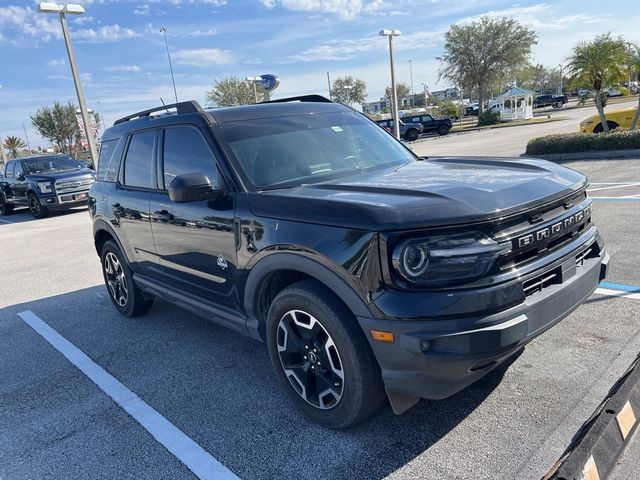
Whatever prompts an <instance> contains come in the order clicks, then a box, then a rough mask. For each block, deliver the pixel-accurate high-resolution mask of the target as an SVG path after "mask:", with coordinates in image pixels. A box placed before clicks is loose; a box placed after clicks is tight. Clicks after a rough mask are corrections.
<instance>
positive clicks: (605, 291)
mask: <svg viewBox="0 0 640 480" xmlns="http://www.w3.org/2000/svg"><path fill="white" fill-rule="evenodd" d="M595 293H599V294H600V295H609V296H612V297H623V298H631V299H633V300H640V293H634V292H625V291H622V290H611V289H609V288H596V291H595Z"/></svg>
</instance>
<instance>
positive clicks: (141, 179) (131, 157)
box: [124, 131, 156, 188]
mask: <svg viewBox="0 0 640 480" xmlns="http://www.w3.org/2000/svg"><path fill="white" fill-rule="evenodd" d="M155 138H156V132H155V131H149V132H143V133H138V134H135V135H133V136H132V137H131V141H130V142H129V148H128V149H127V156H126V158H125V161H124V184H125V185H126V186H127V187H138V188H154V185H153V182H152V175H151V165H152V163H153V144H154V142H155Z"/></svg>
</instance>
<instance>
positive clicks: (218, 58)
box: [172, 48, 233, 67]
mask: <svg viewBox="0 0 640 480" xmlns="http://www.w3.org/2000/svg"><path fill="white" fill-rule="evenodd" d="M172 57H173V58H174V59H175V62H176V63H177V64H179V65H191V66H194V67H205V66H208V65H223V64H226V63H231V61H232V59H233V55H232V53H231V51H229V50H220V49H218V48H199V49H195V50H178V51H177V52H175V53H173V54H172Z"/></svg>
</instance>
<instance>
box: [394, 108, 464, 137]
mask: <svg viewBox="0 0 640 480" xmlns="http://www.w3.org/2000/svg"><path fill="white" fill-rule="evenodd" d="M405 119H406V120H407V121H409V122H411V123H419V124H421V125H422V127H423V132H424V133H438V134H439V135H446V134H447V133H449V130H451V127H452V126H453V125H452V123H451V119H450V118H434V117H433V115H430V114H428V113H422V114H420V115H411V116H409V117H405Z"/></svg>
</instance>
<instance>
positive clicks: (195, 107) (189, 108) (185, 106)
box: [113, 100, 205, 126]
mask: <svg viewBox="0 0 640 480" xmlns="http://www.w3.org/2000/svg"><path fill="white" fill-rule="evenodd" d="M170 108H175V109H176V111H177V113H205V112H204V110H202V107H201V106H200V104H199V103H198V102H196V101H195V100H189V101H188V102H180V103H172V104H171V105H162V106H161V107H156V108H150V109H149V110H143V111H142V112H138V113H134V114H132V115H127V116H126V117H122V118H119V119H118V120H116V121H115V122H114V123H113V125H114V126H115V125H120V124H121V123H124V122H128V121H129V120H133V119H134V118H142V117H148V116H150V115H151V114H152V113H153V112H159V111H161V110H169V109H170Z"/></svg>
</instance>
